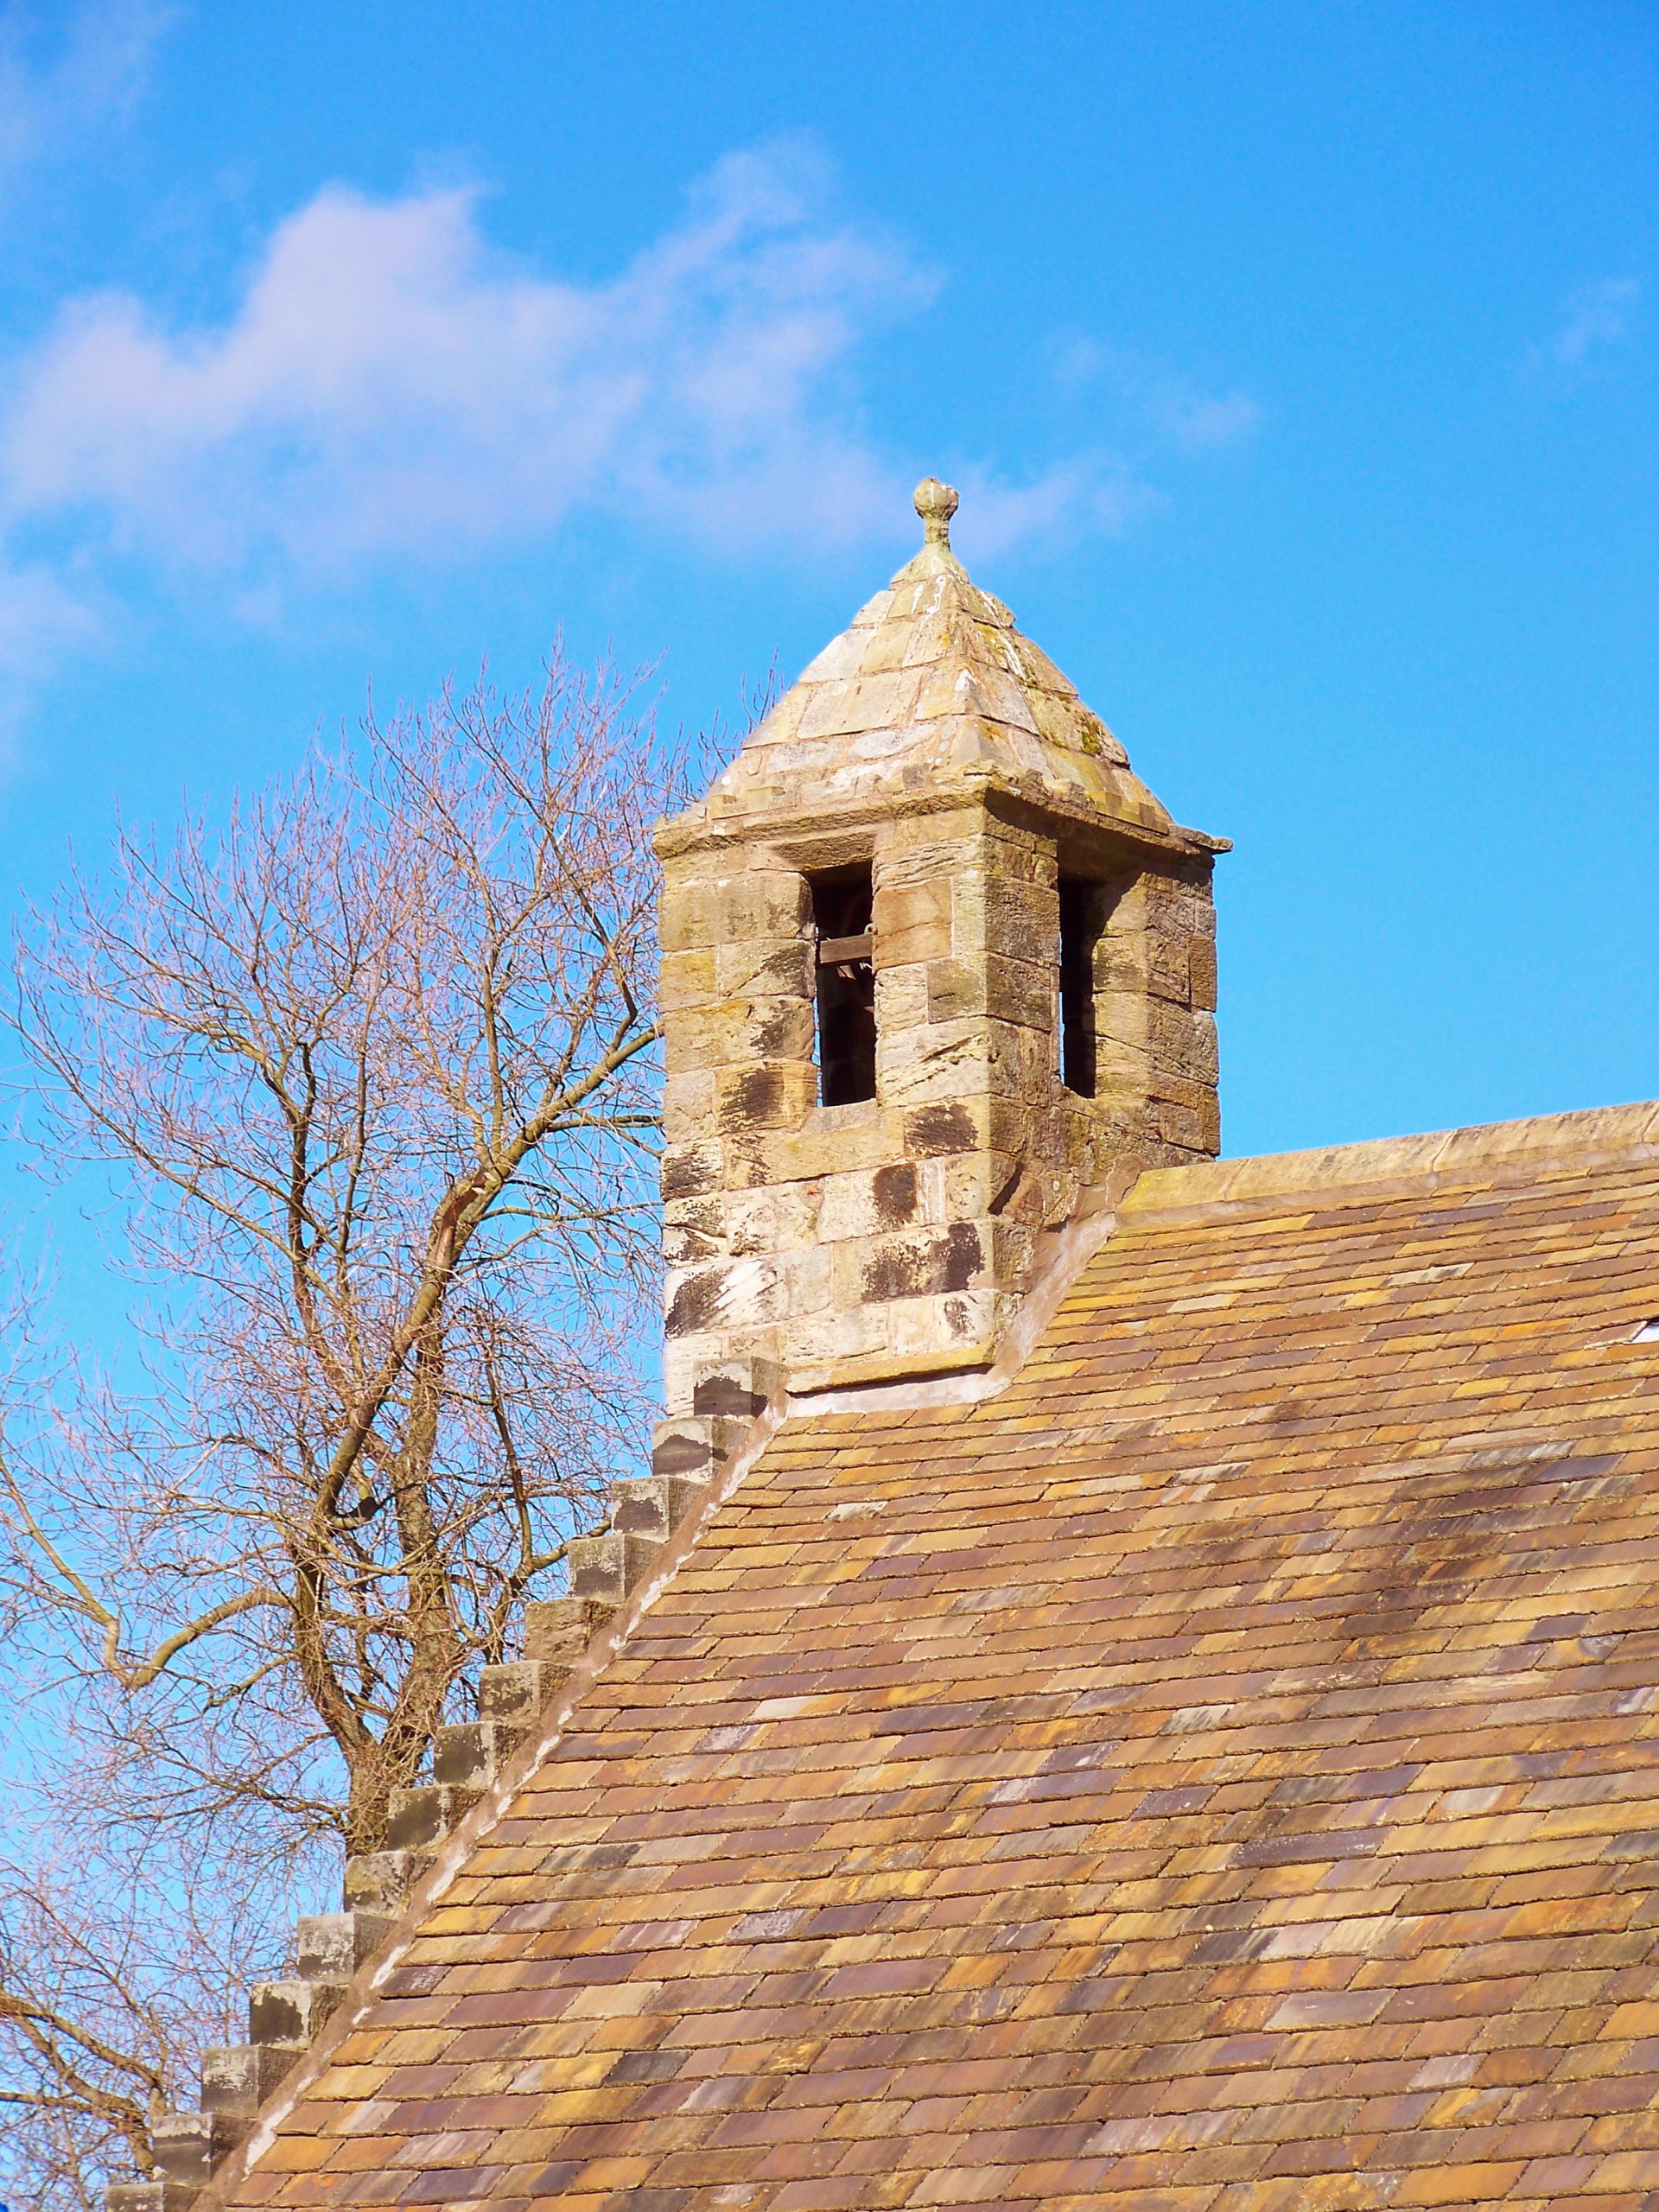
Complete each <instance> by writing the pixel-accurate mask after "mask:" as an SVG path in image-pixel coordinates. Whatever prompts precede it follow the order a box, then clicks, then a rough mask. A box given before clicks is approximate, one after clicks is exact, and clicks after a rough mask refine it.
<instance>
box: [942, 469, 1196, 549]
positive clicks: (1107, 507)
mask: <svg viewBox="0 0 1659 2212" xmlns="http://www.w3.org/2000/svg"><path fill="white" fill-rule="evenodd" d="M953 473H954V474H955V477H956V480H957V488H958V490H959V491H960V492H961V493H962V512H961V514H960V515H959V517H958V518H957V523H956V524H955V525H954V526H953V528H952V530H951V533H950V535H951V537H952V539H953V540H954V541H955V543H957V545H959V546H960V547H961V548H962V550H963V555H964V556H965V557H966V558H967V559H968V561H969V564H970V565H971V563H973V562H975V561H977V560H980V559H982V558H986V557H988V556H992V555H995V554H997V553H1001V552H1002V551H1004V550H1007V548H1008V547H1010V546H1013V545H1015V544H1019V543H1022V542H1027V541H1029V540H1031V539H1033V538H1038V539H1041V540H1043V541H1045V542H1046V543H1053V542H1055V541H1057V540H1067V539H1075V538H1077V537H1085V536H1094V537H1122V534H1123V532H1124V531H1126V530H1128V528H1129V527H1130V525H1131V524H1134V523H1135V522H1138V521H1140V520H1141V518H1143V517H1145V516H1147V515H1149V514H1152V513H1154V512H1156V511H1157V510H1158V509H1159V508H1160V507H1161V506H1163V505H1165V504H1166V502H1165V499H1164V496H1163V494H1162V493H1160V492H1158V491H1156V490H1155V489H1154V487H1153V486H1151V485H1150V484H1147V483H1146V482H1145V481H1144V480H1142V479H1141V477H1140V476H1139V475H1137V474H1136V473H1135V470H1134V469H1133V468H1132V467H1129V466H1128V463H1126V462H1125V461H1122V459H1120V458H1119V457H1117V456H1116V455H1115V454H1106V453H1085V454H1078V455H1077V457H1076V458H1075V459H1073V460H1071V461H1061V462H1059V463H1058V464H1057V465H1056V466H1055V467H1052V468H1051V469H1049V470H1048V471H1047V472H1046V474H1044V475H1042V476H1040V477H1039V478H1038V480H1037V481H1036V482H1035V483H1033V484H1027V485H1010V484H1005V483H1002V482H1001V481H1000V480H998V479H997V477H996V476H995V474H994V473H992V472H991V471H988V470H985V469H980V468H976V467H964V468H961V469H957V470H956V471H954V472H953Z"/></svg>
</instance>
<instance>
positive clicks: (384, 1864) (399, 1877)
mask: <svg viewBox="0 0 1659 2212" xmlns="http://www.w3.org/2000/svg"><path fill="white" fill-rule="evenodd" d="M431 1864H432V1854H431V1853H430V1852H429V1851H365V1852H359V1853H358V1855H357V1856H356V1857H355V1858H353V1859H347V1860H346V1878H345V1880H344V1882H343V1884H342V1885H341V1891H340V1894H341V1899H342V1902H343V1904H344V1905H345V1908H346V1911H347V1912H365V1913H378V1914H379V1915H381V1916H383V1917H384V1918H385V1919H388V1920H391V1919H395V1918H396V1917H397V1915H398V1914H399V1913H400V1912H401V1911H402V1910H403V1909H404V1906H405V1905H406V1904H408V1903H409V1897H410V1891H411V1890H413V1888H414V1887H415V1885H416V1883H417V1882H418V1881H419V1880H420V1878H421V1877H422V1875H423V1874H424V1873H425V1872H426V1870H427V1868H428V1867H429V1866H430V1865H431Z"/></svg>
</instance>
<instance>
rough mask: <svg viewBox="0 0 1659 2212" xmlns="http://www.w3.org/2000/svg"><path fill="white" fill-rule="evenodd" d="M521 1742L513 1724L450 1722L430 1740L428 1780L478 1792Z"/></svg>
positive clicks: (521, 1733)
mask: <svg viewBox="0 0 1659 2212" xmlns="http://www.w3.org/2000/svg"><path fill="white" fill-rule="evenodd" d="M523 1741H524V1729H523V1727H522V1726H519V1725H518V1724H517V1723H515V1722H513V1721H510V1720H499V1719H494V1718H493V1717H492V1718H491V1719H480V1720H462V1721H452V1722H450V1723H449V1724H448V1726H445V1727H442V1728H440V1729H439V1730H438V1732H437V1734H436V1736H435V1738H433V1744H432V1778H433V1780H434V1781H435V1782H436V1783H439V1784H440V1785H444V1786H448V1787H449V1788H451V1789H478V1790H480V1791H481V1790H483V1789H486V1788H487V1787H488V1785H489V1783H491V1782H492V1781H493V1779H494V1777H496V1775H498V1774H499V1772H500V1770H501V1769H502V1768H503V1766H505V1764H506V1762H507V1761H508V1759H509V1758H512V1754H513V1752H514V1751H517V1750H518V1746H519V1745H520V1744H522V1743H523Z"/></svg>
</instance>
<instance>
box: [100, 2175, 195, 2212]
mask: <svg viewBox="0 0 1659 2212" xmlns="http://www.w3.org/2000/svg"><path fill="white" fill-rule="evenodd" d="M198 2194H199V2191H198V2190H197V2187H196V2185H195V2183H193V2182H179V2181H118V2182H112V2183H111V2185H110V2186H109V2188H108V2189H106V2190H105V2192H104V2212H190V2207H191V2206H192V2205H193V2204H194V2202H195V2201H196V2197H197V2196H198Z"/></svg>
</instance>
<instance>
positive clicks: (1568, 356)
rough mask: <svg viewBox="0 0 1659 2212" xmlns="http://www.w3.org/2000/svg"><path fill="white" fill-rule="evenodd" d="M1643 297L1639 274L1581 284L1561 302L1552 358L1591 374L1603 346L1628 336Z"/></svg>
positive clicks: (1551, 342)
mask: <svg viewBox="0 0 1659 2212" xmlns="http://www.w3.org/2000/svg"><path fill="white" fill-rule="evenodd" d="M1641 296H1642V282H1641V279H1640V278H1639V277H1601V278H1599V280H1598V281H1597V282H1596V283H1593V284H1580V286H1579V288H1578V289H1577V290H1576V291H1575V292H1572V293H1569V294H1568V296H1567V298H1566V299H1565V300H1563V301H1562V302H1561V310H1560V322H1559V323H1558V324H1557V326H1556V330H1555V335H1554V338H1553V339H1552V340H1551V341H1550V347H1549V353H1550V358H1551V359H1553V360H1554V361H1555V362H1556V363H1557V364H1558V365H1560V367H1562V368H1564V369H1574V370H1578V371H1580V372H1584V373H1587V372H1589V371H1590V370H1592V368H1593V367H1594V366H1595V357H1596V356H1597V354H1598V353H1600V352H1601V351H1602V349H1603V348H1605V347H1606V346H1614V345H1617V344H1618V340H1620V339H1621V338H1623V337H1624V336H1625V335H1626V334H1627V333H1628V331H1629V329H1630V316H1631V315H1632V313H1633V312H1634V310H1635V308H1636V304H1637V301H1638V300H1639V299H1640V298H1641Z"/></svg>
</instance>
